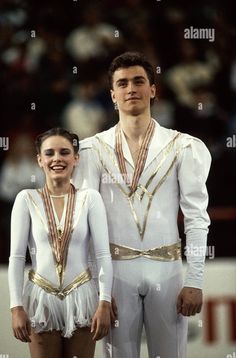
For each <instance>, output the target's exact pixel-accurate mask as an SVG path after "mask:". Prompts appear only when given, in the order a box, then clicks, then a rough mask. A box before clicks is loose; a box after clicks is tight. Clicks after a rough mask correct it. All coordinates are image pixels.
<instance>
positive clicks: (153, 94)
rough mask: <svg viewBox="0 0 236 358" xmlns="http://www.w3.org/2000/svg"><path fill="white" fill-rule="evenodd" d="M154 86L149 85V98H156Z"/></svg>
mask: <svg viewBox="0 0 236 358" xmlns="http://www.w3.org/2000/svg"><path fill="white" fill-rule="evenodd" d="M156 90H157V89H156V86H155V85H151V98H155V97H156Z"/></svg>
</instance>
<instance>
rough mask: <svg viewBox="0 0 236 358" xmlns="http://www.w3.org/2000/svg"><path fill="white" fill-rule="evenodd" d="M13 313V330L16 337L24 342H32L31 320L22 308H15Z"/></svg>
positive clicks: (12, 310)
mask: <svg viewBox="0 0 236 358" xmlns="http://www.w3.org/2000/svg"><path fill="white" fill-rule="evenodd" d="M11 312H12V329H13V332H14V336H15V337H16V338H17V339H19V340H20V341H22V342H31V340H30V337H29V336H30V334H31V324H30V320H29V318H28V316H27V314H26V312H25V310H24V308H23V307H22V306H17V307H13V308H12V309H11Z"/></svg>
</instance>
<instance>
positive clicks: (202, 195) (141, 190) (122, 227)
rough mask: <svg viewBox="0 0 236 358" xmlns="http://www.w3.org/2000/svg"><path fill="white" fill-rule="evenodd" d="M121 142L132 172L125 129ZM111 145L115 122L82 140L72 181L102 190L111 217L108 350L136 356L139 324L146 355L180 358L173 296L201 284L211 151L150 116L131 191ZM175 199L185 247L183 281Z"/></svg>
mask: <svg viewBox="0 0 236 358" xmlns="http://www.w3.org/2000/svg"><path fill="white" fill-rule="evenodd" d="M122 147H123V153H124V157H125V161H126V169H127V175H130V176H132V174H133V172H134V163H133V160H132V156H131V154H130V151H129V147H128V144H127V142H126V139H125V136H124V134H123V133H122ZM114 148H115V127H113V128H111V129H109V130H108V131H105V132H102V133H99V134H97V135H96V136H95V137H91V138H88V139H86V140H84V141H82V143H81V151H80V162H79V170H78V171H76V172H75V176H74V178H73V183H74V185H75V186H81V185H83V186H90V187H93V188H95V189H97V190H99V191H100V193H101V195H102V198H103V201H104V203H105V207H106V212H107V217H108V231H109V239H110V248H111V252H112V258H113V274H114V281H113V293H112V294H113V296H114V298H115V300H116V303H117V306H118V321H117V322H116V325H115V326H116V327H114V328H112V330H111V334H110V337H108V338H107V339H106V343H105V350H106V357H113V358H138V357H139V351H140V340H141V332H142V328H143V324H144V326H145V330H146V336H147V345H148V351H149V357H151V358H154V357H155V358H156V357H162V358H185V357H186V342H187V318H186V317H184V316H182V314H179V315H177V313H176V302H177V296H178V294H179V293H180V291H181V289H182V287H183V285H184V286H188V287H196V288H201V287H202V279H203V269H204V260H205V252H204V250H203V249H204V248H205V247H206V238H207V233H208V225H209V223H210V221H209V217H208V214H207V212H206V208H207V204H208V195H207V190H206V186H205V182H206V178H207V175H208V172H209V167H210V161H211V159H210V154H209V152H208V150H207V148H206V146H205V145H204V144H203V143H202V142H201V141H200V140H199V139H197V138H194V137H192V136H190V135H187V134H182V133H179V132H177V131H175V130H171V129H166V128H164V127H161V126H160V125H159V124H157V123H155V130H154V134H153V137H152V139H151V142H150V146H149V150H148V155H147V160H146V163H145V167H144V170H143V172H142V174H141V176H140V179H139V185H138V188H137V190H136V192H135V193H134V195H132V196H129V188H128V186H127V185H126V184H125V183H124V181H123V180H122V176H121V174H120V171H119V166H118V162H117V158H116V154H115V151H114ZM179 205H180V207H181V209H182V212H183V214H184V224H185V233H186V240H187V248H188V250H186V255H187V261H188V269H187V274H186V277H185V280H184V283H183V277H182V261H181V257H180V250H179V248H178V241H179V233H178V226H177V216H178V210H179ZM160 247H162V248H160ZM151 249H154V250H151ZM198 249H199V250H200V251H199V252H198ZM178 250H179V251H178Z"/></svg>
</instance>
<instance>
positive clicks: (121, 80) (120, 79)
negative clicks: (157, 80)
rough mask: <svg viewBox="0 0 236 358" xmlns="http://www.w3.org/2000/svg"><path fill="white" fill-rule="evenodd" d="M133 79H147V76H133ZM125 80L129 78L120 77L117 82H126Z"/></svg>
mask: <svg viewBox="0 0 236 358" xmlns="http://www.w3.org/2000/svg"><path fill="white" fill-rule="evenodd" d="M131 79H132V80H141V79H142V80H146V78H145V77H144V76H134V77H133V78H131ZM125 81H128V78H127V77H125V78H119V79H118V80H117V81H116V83H119V82H125Z"/></svg>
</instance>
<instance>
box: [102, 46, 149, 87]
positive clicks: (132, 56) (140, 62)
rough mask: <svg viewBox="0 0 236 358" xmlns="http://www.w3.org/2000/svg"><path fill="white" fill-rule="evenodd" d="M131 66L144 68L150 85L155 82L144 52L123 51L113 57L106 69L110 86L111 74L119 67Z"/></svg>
mask: <svg viewBox="0 0 236 358" xmlns="http://www.w3.org/2000/svg"><path fill="white" fill-rule="evenodd" d="M131 66H141V67H143V68H144V70H145V72H146V74H147V76H148V79H149V82H150V85H153V84H155V73H154V70H153V67H152V65H151V63H150V62H149V61H148V60H147V58H146V57H145V56H144V54H142V53H140V52H124V53H122V54H121V55H120V56H117V57H115V58H114V60H113V61H112V63H111V64H110V67H109V69H108V79H109V85H110V88H113V75H114V72H115V71H116V70H118V69H119V68H128V67H131Z"/></svg>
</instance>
